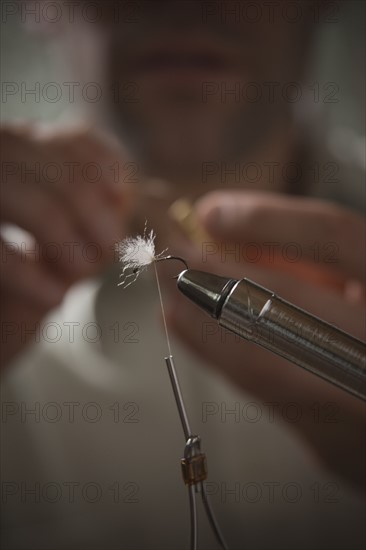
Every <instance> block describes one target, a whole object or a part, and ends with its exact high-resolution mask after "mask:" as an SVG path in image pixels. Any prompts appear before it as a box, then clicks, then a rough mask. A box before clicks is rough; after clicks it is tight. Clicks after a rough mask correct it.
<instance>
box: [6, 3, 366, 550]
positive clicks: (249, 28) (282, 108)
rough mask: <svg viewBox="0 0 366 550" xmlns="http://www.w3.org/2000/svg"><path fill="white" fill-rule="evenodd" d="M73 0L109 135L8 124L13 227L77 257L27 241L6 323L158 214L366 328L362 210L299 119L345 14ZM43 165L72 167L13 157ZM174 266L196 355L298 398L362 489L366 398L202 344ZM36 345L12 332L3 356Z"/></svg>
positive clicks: (202, 254)
mask: <svg viewBox="0 0 366 550" xmlns="http://www.w3.org/2000/svg"><path fill="white" fill-rule="evenodd" d="M41 5H42V4H41ZM59 5H60V10H61V11H60V14H61V17H57V21H56V22H52V21H51V20H50V19H51V16H50V15H49V14H48V16H46V15H45V13H44V12H43V17H42V13H41V17H40V20H41V21H42V22H43V23H44V24H45V26H47V27H48V30H50V34H51V38H50V39H52V34H54V40H56V42H57V41H60V42H61V44H62V54H63V55H65V57H66V59H67V61H68V62H69V63H70V65H71V66H72V68H73V71H74V72H73V74H74V75H75V77H74V79H73V80H74V81H75V80H77V82H78V86H77V87H76V88H75V89H74V92H75V90H76V93H77V92H78V91H79V90H83V91H85V90H87V92H86V93H90V92H91V90H92V87H91V86H90V83H94V91H95V92H96V94H97V95H96V98H97V100H96V101H90V96H88V95H87V96H84V95H82V97H81V99H82V101H81V104H80V107H79V108H80V109H83V108H85V113H84V116H85V117H87V118H88V120H89V121H90V120H91V121H92V124H91V126H92V127H93V128H98V131H94V130H92V129H89V130H67V129H66V130H62V131H59V130H57V129H56V128H55V129H51V130H50V129H47V128H46V129H44V128H42V127H41V128H39V127H37V126H35V127H33V126H29V127H18V128H13V127H10V126H9V127H7V128H4V129H3V133H2V145H3V153H2V157H3V159H2V160H3V162H5V163H7V165H6V166H7V168H6V170H7V172H6V177H5V178H4V179H3V214H2V215H3V221H4V222H7V223H13V224H16V225H18V226H20V227H21V228H23V229H25V230H26V231H28V232H30V233H31V234H32V235H33V237H34V238H35V240H36V242H37V243H39V245H40V246H41V250H44V249H45V247H47V245H48V244H49V243H58V244H59V245H60V247H61V248H60V250H61V251H62V253H61V254H60V257H59V258H57V260H56V261H53V262H52V261H50V259H49V257H48V256H47V254H44V255H43V256H42V257H41V258H38V259H36V260H34V259H33V261H32V259H29V258H28V257H26V258H25V260H24V258H23V257H22V255H21V252H20V251H19V250H15V251H14V250H12V253H11V254H9V253H8V254H7V262H6V263H5V264H4V265H3V279H2V285H3V294H4V296H5V304H4V306H5V307H4V312H3V320H4V322H5V323H8V326H12V323H17V322H19V320H21V321H22V323H24V324H25V326H26V327H27V328H31V327H33V326H34V325H35V323H37V322H39V321H40V320H41V319H42V318H43V317H44V315H45V313H46V312H47V311H49V309H50V308H52V307H54V306H55V305H57V304H59V303H60V302H61V301H62V299H63V297H64V295H65V293H66V291H67V289H68V288H69V287H70V285H72V284H73V283H75V282H76V281H79V280H81V279H82V278H84V277H90V276H93V275H95V274H96V273H98V272H99V271H100V268H101V267H103V266H105V265H107V264H108V262H110V261H111V260H112V259H113V244H114V243H115V241H116V240H119V239H121V238H122V237H123V236H124V235H125V234H126V233H131V232H134V231H140V230H141V228H142V227H143V221H144V219H145V218H147V219H148V224H149V227H152V228H154V230H155V231H156V233H157V246H158V248H159V249H163V248H165V247H166V246H169V250H170V251H171V252H172V253H180V254H181V255H182V256H183V257H185V258H186V259H187V261H188V262H189V265H190V267H196V268H198V269H204V270H206V271H212V272H215V273H226V274H228V275H231V276H233V277H238V278H239V277H242V276H243V275H244V276H247V277H249V278H250V279H253V280H254V281H257V282H259V283H260V284H263V285H264V286H266V287H268V288H271V289H272V290H274V291H276V292H277V293H278V294H279V295H281V296H283V297H284V298H286V299H288V300H290V301H292V302H293V303H295V304H297V305H299V306H301V307H304V308H305V309H307V310H309V311H310V312H312V313H314V314H315V315H318V316H319V317H321V318H324V319H325V320H327V321H329V322H332V323H334V324H335V325H338V326H340V327H341V328H342V329H344V330H346V331H347V332H349V333H351V334H353V335H355V336H356V337H358V338H361V339H362V338H363V337H364V314H365V310H364V300H363V297H364V291H363V281H364V258H363V254H364V227H365V224H364V220H363V219H362V218H361V216H360V215H359V214H357V213H356V212H354V211H352V210H350V209H347V208H345V207H343V206H341V205H337V204H335V203H334V202H332V200H329V201H326V200H323V199H320V198H314V197H310V196H309V197H307V196H306V195H321V190H320V191H319V190H318V189H317V186H316V184H315V185H314V181H315V180H312V179H311V177H309V170H308V166H309V165H310V164H311V163H310V161H308V159H309V158H311V154H312V151H311V149H310V146H309V143H308V140H307V138H306V137H304V136H305V133H304V132H303V131H302V129H301V126H299V124H298V119H297V118H296V117H295V115H294V111H295V109H294V107H296V108H297V109H298V110H299V111H300V110H301V108H302V109H303V110H304V109H305V112H310V111H311V104H310V105H309V103H308V102H307V101H306V100H305V99H306V98H304V96H305V95H306V94H305V92H304V93H301V96H302V97H301V99H298V97H299V95H298V94H299V89H300V90H302V91H303V90H305V88H306V86H304V85H302V84H301V83H302V79H304V76H305V74H306V72H305V70H306V67H307V65H306V63H307V60H308V56H309V48H310V44H311V40H312V38H313V36H314V32H315V28H316V27H317V26H318V25H319V21H326V20H327V18H329V17H331V15H329V13H328V12H326V13H325V12H323V11H322V8H321V6H319V3H318V2H307V1H304V2H296V4H295V5H294V3H292V2H282V3H281V5H280V6H277V4H276V3H273V4H271V3H270V5H269V4H268V2H264V1H263V2H256V3H246V2H239V3H238V2H186V1H184V2H163V1H162V2H158V1H154V2H138V3H130V2H127V3H123V2H98V3H94V7H93V6H90V5H88V3H87V2H81V4H80V5H78V6H76V7H74V8H73V10H72V12H71V11H70V6H68V7H66V6H65V4H64V3H62V2H60V3H59ZM22 9H24V6H22ZM294 10H295V11H294ZM57 13H58V12H57ZM52 31H54V32H52ZM308 87H309V86H308ZM331 91H332V90H331ZM310 96H311V94H310ZM100 128H103V129H104V128H107V129H108V130H109V131H113V134H115V135H117V136H118V137H119V140H120V141H119V140H115V139H114V140H113V141H112V139H111V138H109V137H106V136H104V135H103V136H102V135H101V132H100V130H99V129H100ZM122 144H123V147H124V148H123V149H122ZM125 147H127V148H128V149H129V151H130V152H129V153H127V151H126V149H125ZM315 156H316V154H315ZM316 160H317V159H316ZM91 161H95V162H96V163H97V164H98V166H99V167H100V168H101V177H100V178H97V177H96V178H95V180H93V176H91V175H90V173H89V174H87V173H86V172H85V171H83V168H84V167H85V166H86V165H87V164H88V163H90V162H91ZM22 163H23V165H22ZM37 163H38V164H39V166H41V167H44V166H45V165H46V164H47V163H51V164H52V163H54V164H56V165H58V166H61V167H62V170H61V173H60V175H59V177H54V179H53V180H52V176H50V175H49V172H47V173H46V174H45V172H44V170H41V171H40V172H37V171H34V170H33V172H32V171H29V170H28V171H27V170H26V171H25V175H24V177H21V175H20V172H19V170H18V169H16V168H19V166H20V167H22V166H24V165H25V166H26V167H29V166H34V165H36V164H37ZM321 166H324V165H321ZM14 167H16V168H14ZM70 167H71V168H72V177H71V176H70ZM111 167H113V169H111ZM299 167H300V172H301V173H300V174H299V171H298V168H299ZM293 170H294V172H293ZM136 180H139V182H138V183H137V181H136ZM181 197H185V198H187V199H189V200H190V201H191V202H192V203H194V207H193V212H194V216H195V218H196V220H197V223H198V224H199V226H200V227H201V228H203V229H204V230H205V231H206V235H207V237H205V238H204V242H203V244H202V243H199V245H198V246H197V244H194V242H192V241H191V240H189V239H187V237H186V236H185V235H184V234H183V232H182V228H180V227H178V226H177V223H176V221H175V220H174V219H173V217H172V215H169V214H167V211H168V208H169V207H170V206H171V204H172V203H173V202H174V201H175V200H176V199H178V198H181ZM89 242H93V243H95V244H96V245H97V250H100V251H101V254H100V255H99V256H100V257H99V256H98V261H88V259H87V258H86V257H85V245H86V244H87V243H89ZM70 243H75V245H73V246H72V247H70ZM248 243H249V244H250V243H254V247H253V246H252V249H251V248H250V247H248ZM268 243H270V244H268ZM289 243H295V246H294V245H293V244H292V251H291V244H290V246H289ZM238 245H239V247H238ZM332 245H333V248H332ZM233 247H234V248H233ZM314 247H315V248H316V247H318V248H316V250H314ZM70 248H71V249H72V260H70ZM253 250H254V252H253ZM293 250H294V251H295V261H294V256H293V255H292V252H293ZM258 251H259V252H258ZM299 251H300V252H299ZM8 252H9V250H8ZM253 253H255V254H257V256H258V257H257V256H256V255H254V256H253ZM161 274H162V279H163V282H164V288H165V292H166V296H167V295H169V296H170V302H169V303H168V311H167V316H168V323H169V325H168V326H169V328H170V329H171V330H174V332H175V334H177V335H178V336H179V338H180V339H183V341H184V342H185V343H186V344H187V346H188V349H190V350H193V351H195V352H198V354H199V355H200V356H203V358H204V359H205V361H206V362H208V363H209V364H213V365H216V366H217V367H218V368H219V372H221V373H223V374H224V375H225V376H226V377H228V379H229V380H231V381H233V382H235V384H236V385H238V387H239V388H241V390H244V391H245V392H248V394H249V395H251V396H254V397H255V398H256V399H258V400H259V402H260V403H268V402H271V403H276V404H277V405H276V406H278V407H280V408H281V407H282V406H283V405H284V404H286V403H288V402H295V403H301V404H302V415H301V418H300V419H299V421H298V422H296V423H294V424H292V426H293V428H295V429H296V432H297V433H298V434H299V435H301V436H302V438H303V440H305V441H306V442H307V443H308V445H309V447H310V448H311V449H312V450H313V451H315V453H316V454H317V456H318V457H319V458H321V459H322V460H323V462H324V463H325V464H326V466H327V468H329V469H330V471H331V472H337V474H338V475H341V476H343V477H344V478H345V479H347V480H348V481H351V482H352V483H353V484H354V485H355V486H357V487H361V486H362V484H363V470H364V466H363V453H364V449H363V436H362V434H363V430H364V425H363V409H362V405H361V404H360V403H359V402H358V401H357V400H355V399H354V398H352V397H350V396H347V395H345V394H344V393H343V392H341V391H340V390H338V389H336V388H333V387H330V386H329V385H328V384H326V383H324V382H322V381H320V380H317V379H316V378H314V377H312V376H310V375H309V374H308V373H305V372H301V371H300V369H297V368H295V367H293V366H292V365H290V364H288V363H286V362H285V361H283V360H282V359H280V358H277V357H273V356H272V355H271V354H269V352H266V351H264V350H261V349H258V348H256V347H254V346H252V345H250V344H247V345H240V346H238V345H237V343H236V342H233V341H232V340H230V338H224V339H223V337H222V333H221V332H215V331H212V332H213V334H209V337H207V338H203V327H204V326H205V324H204V323H205V321H206V320H205V318H204V317H203V316H200V314H199V313H198V312H197V311H195V310H194V309H193V306H192V305H191V304H189V303H186V301H185V300H184V298H182V297H180V296H177V293H176V292H174V288H171V282H170V283H169V277H165V274H164V272H163V270H162V272H161ZM136 299H138V296H137V297H136ZM124 300H127V298H125V296H124V295H121V304H122V305H121V307H123V304H124ZM24 334H26V335H28V337H29V338H30V340H32V335H31V333H29V332H28V331H24ZM206 336H207V335H206ZM25 340H26V338H24V337H20V335H19V333H17V331H15V334H14V335H11V334H10V335H9V337H8V338H7V345H6V346H5V347H4V359H5V361H8V360H9V359H10V358H12V357H13V356H14V354H15V353H16V352H17V351H18V350H19V348H20V347H21V346H22V345H23V344H24V343H25ZM228 358H229V360H228ZM131 377H132V375H131ZM314 403H318V404H320V409H321V410H322V411H323V412H324V410H325V409H324V407H325V408H326V406H327V404H329V403H331V404H334V403H335V404H336V411H337V422H335V423H321V424H319V425H316V424H315V423H314V405H313V404H314ZM340 442H342V444H341V445H340ZM211 460H212V459H211ZM159 477H160V474H159ZM112 538H113V537H112ZM131 540H132V539H131ZM236 542H238V544H239V541H236ZM238 547H239V546H238Z"/></svg>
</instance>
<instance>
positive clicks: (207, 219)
mask: <svg viewBox="0 0 366 550" xmlns="http://www.w3.org/2000/svg"><path fill="white" fill-rule="evenodd" d="M200 218H201V221H202V223H203V224H204V226H205V227H206V229H207V230H208V231H227V230H229V229H231V228H232V227H233V226H234V225H235V221H236V218H237V216H236V205H235V202H233V201H232V200H230V199H225V200H224V201H223V203H222V204H220V205H215V206H213V207H212V208H211V209H210V210H206V212H202V213H201V214H200Z"/></svg>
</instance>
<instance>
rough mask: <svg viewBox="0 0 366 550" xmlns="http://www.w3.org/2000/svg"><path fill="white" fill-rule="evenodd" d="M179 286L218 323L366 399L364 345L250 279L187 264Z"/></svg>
mask: <svg viewBox="0 0 366 550" xmlns="http://www.w3.org/2000/svg"><path fill="white" fill-rule="evenodd" d="M177 285H178V288H179V290H180V291H181V292H182V293H183V294H184V295H185V296H187V297H188V298H190V299H191V300H192V301H193V302H195V303H196V304H197V305H198V306H200V307H201V308H202V309H203V310H205V311H206V312H207V313H208V314H209V315H210V316H211V317H213V318H214V319H217V321H218V322H219V324H220V325H221V326H223V327H224V328H226V329H228V330H230V331H231V332H234V333H236V334H238V335H239V336H241V337H242V338H245V339H247V340H250V341H252V342H255V343H256V344H259V345H260V346H263V347H265V348H267V349H269V350H270V351H272V352H274V353H276V354H277V355H280V356H282V357H284V358H286V359H288V360H289V361H291V362H292V363H295V364H296V365H299V366H300V367H303V368H304V369H306V370H308V371H310V372H312V373H313V374H316V375H317V376H320V377H321V378H324V379H325V380H327V381H328V382H331V383H332V384H335V385H336V386H338V387H340V388H342V389H343V390H346V391H347V392H349V393H351V394H352V395H354V396H356V397H358V398H360V399H363V400H366V353H365V352H366V345H365V344H364V343H363V342H361V341H360V340H357V339H356V338H354V337H353V336H350V335H349V334H347V333H345V332H343V331H342V330H340V329H338V328H337V327H335V326H333V325H330V324H329V323H326V322H325V321H322V320H321V319H319V318H317V317H315V316H314V315H311V314H310V313H307V312H306V311H304V310H302V309H300V308H298V307H296V306H294V305H293V304H290V303H289V302H286V301H285V300H283V299H282V298H280V297H278V296H276V295H275V294H274V293H273V292H271V291H270V290H267V289H266V288H264V287H262V286H260V285H258V284H256V283H254V282H253V281H250V280H249V279H242V280H240V281H238V280H236V279H230V278H227V277H221V276H218V275H214V274H212V273H206V272H203V271H196V270H192V269H187V270H185V271H183V272H182V273H180V275H179V276H178V278H177Z"/></svg>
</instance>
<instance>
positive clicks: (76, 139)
mask: <svg viewBox="0 0 366 550" xmlns="http://www.w3.org/2000/svg"><path fill="white" fill-rule="evenodd" d="M46 138H47V140H46ZM38 139H39V140H40V141H42V139H45V140H46V141H47V146H48V149H49V155H50V157H52V156H54V157H55V158H57V159H58V166H59V169H60V173H61V177H60V178H59V181H58V182H57V185H54V186H53V188H54V190H55V192H57V193H58V194H59V195H60V197H62V198H63V199H64V200H65V201H66V203H67V205H68V208H69V209H70V211H71V213H72V215H73V216H74V217H75V219H76V220H77V221H78V223H79V224H80V226H81V228H82V230H83V232H85V233H86V235H87V236H88V238H89V239H90V240H91V241H92V242H94V243H95V244H97V245H98V246H99V247H100V249H101V252H102V257H103V258H104V257H108V258H110V257H111V256H112V253H113V251H114V244H115V243H116V242H117V241H118V240H120V239H121V238H122V237H123V235H124V233H125V226H126V224H127V220H128V218H129V216H130V214H131V210H132V205H131V203H132V198H131V197H132V192H131V186H130V185H129V184H128V182H127V181H126V180H124V179H123V174H122V172H123V166H124V165H125V163H124V161H123V158H122V156H121V155H122V152H121V151H122V148H119V149H118V148H117V146H116V145H115V144H114V146H113V147H114V148H113V149H111V145H110V142H109V141H107V142H105V141H102V140H101V139H100V138H97V137H95V136H94V135H92V134H91V133H90V132H86V131H82V130H80V131H76V132H72V133H71V134H70V132H68V133H65V134H62V133H61V135H59V134H56V135H55V136H54V137H52V138H50V137H49V135H48V134H46V135H45V136H44V135H43V134H40V136H39V138H38ZM113 143H114V142H113Z"/></svg>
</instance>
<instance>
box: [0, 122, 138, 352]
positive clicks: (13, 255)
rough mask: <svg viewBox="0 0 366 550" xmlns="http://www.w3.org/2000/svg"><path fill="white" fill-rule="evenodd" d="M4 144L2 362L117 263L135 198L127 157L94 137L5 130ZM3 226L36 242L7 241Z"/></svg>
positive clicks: (84, 132)
mask: <svg viewBox="0 0 366 550" xmlns="http://www.w3.org/2000/svg"><path fill="white" fill-rule="evenodd" d="M0 137H1V151H2V152H1V169H2V175H1V197H2V208H1V224H2V233H3V236H4V239H3V240H2V242H1V246H2V261H1V264H2V265H1V267H2V270H1V271H2V276H1V295H2V332H3V334H2V344H3V346H2V347H3V355H2V362H5V361H8V360H9V359H10V358H11V357H12V356H13V355H14V353H15V352H16V351H17V350H18V349H19V348H20V347H21V346H22V345H23V344H24V343H26V341H27V337H26V335H27V333H28V330H32V328H33V329H34V327H35V325H36V324H37V323H38V322H39V321H40V319H41V318H42V317H43V316H44V314H45V313H46V312H47V311H48V310H49V309H50V308H52V307H54V306H56V305H57V304H59V303H60V301H61V300H62V298H63V296H64V294H65V292H66V290H67V289H68V287H69V286H70V285H71V284H72V283H73V282H75V281H77V280H79V279H81V278H83V277H90V276H93V275H95V274H96V273H97V272H98V271H100V270H101V268H102V267H103V266H104V265H106V263H108V262H110V261H111V260H112V259H113V257H114V244H115V243H116V241H118V240H119V239H121V238H122V237H123V236H124V226H125V224H126V221H127V220H126V218H127V215H128V211H129V207H130V197H131V191H130V189H129V188H130V186H129V184H128V181H127V182H126V179H128V178H127V177H126V175H127V173H128V170H127V171H126V169H125V167H126V158H125V156H124V153H123V151H122V149H121V148H120V147H119V146H118V144H116V143H113V142H112V141H111V140H109V139H107V138H102V137H101V136H98V135H95V134H94V133H93V132H91V131H89V130H85V129H78V130H76V129H74V130H72V131H70V130H65V129H64V130H62V131H61V130H59V131H57V130H52V129H50V128H46V127H42V126H37V125H34V126H33V125H29V126H13V127H12V126H7V127H4V128H2V130H1V135H0ZM4 224H11V225H15V226H18V227H19V228H21V229H23V230H25V231H26V232H27V233H29V234H30V237H31V242H29V239H28V238H27V239H21V242H19V241H18V240H17V241H16V242H15V241H13V239H12V238H11V237H10V239H9V237H8V235H9V231H6V230H5V231H4V227H6V225H5V226H4ZM10 235H11V233H10ZM9 241H10V242H9ZM11 241H13V242H11ZM28 337H30V338H32V336H31V335H30V334H28Z"/></svg>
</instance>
